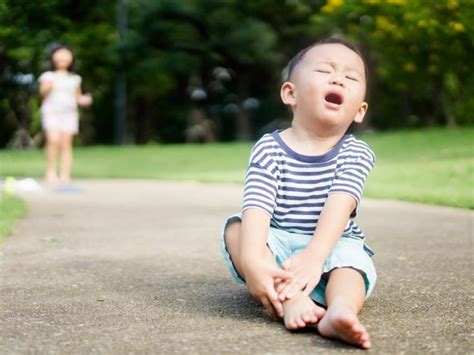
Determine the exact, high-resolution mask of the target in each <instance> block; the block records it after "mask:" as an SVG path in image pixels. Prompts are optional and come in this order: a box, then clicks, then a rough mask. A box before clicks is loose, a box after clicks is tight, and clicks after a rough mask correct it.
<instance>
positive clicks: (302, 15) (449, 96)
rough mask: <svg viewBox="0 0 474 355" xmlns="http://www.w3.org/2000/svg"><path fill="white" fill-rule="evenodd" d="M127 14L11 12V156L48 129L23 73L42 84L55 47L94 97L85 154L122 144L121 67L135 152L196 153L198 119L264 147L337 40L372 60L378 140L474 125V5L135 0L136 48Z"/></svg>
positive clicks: (86, 7) (100, 6) (7, 93)
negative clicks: (182, 148)
mask: <svg viewBox="0 0 474 355" xmlns="http://www.w3.org/2000/svg"><path fill="white" fill-rule="evenodd" d="M116 7H117V3H116V1H111V0H103V1H100V2H97V1H92V0H81V1H72V0H43V1H27V0H15V1H14V0H0V146H4V145H5V144H6V142H7V141H8V139H9V137H11V135H12V133H13V131H14V130H16V129H17V128H18V127H19V126H22V127H26V128H28V129H29V130H30V133H31V134H32V135H33V134H35V133H37V132H38V131H39V130H40V125H39V114H38V106H39V100H38V95H37V85H33V84H32V85H27V84H25V83H23V84H22V83H21V80H19V79H18V78H19V76H18V74H19V73H23V74H29V73H32V74H34V77H35V78H37V77H38V75H39V74H40V73H41V72H42V71H43V70H44V68H43V63H44V60H45V57H46V53H47V50H48V48H49V46H50V45H51V44H52V43H55V42H56V43H57V42H62V43H66V44H68V45H69V46H71V47H72V49H73V50H74V52H75V54H76V57H77V58H78V60H79V63H78V64H79V66H78V72H79V74H80V75H81V76H82V77H83V80H84V84H83V86H84V87H83V90H84V91H91V92H92V93H93V95H94V98H95V103H94V105H93V107H92V109H91V110H90V111H88V112H83V114H82V116H83V122H82V126H81V134H80V137H79V141H80V142H81V143H83V144H88V143H111V142H112V141H113V132H114V129H113V128H114V100H115V98H114V91H115V75H116V72H117V71H118V70H119V69H120V68H125V71H126V75H127V95H128V97H127V134H128V141H130V142H137V143H146V142H153V141H158V142H180V141H183V140H184V139H185V133H184V132H185V129H186V126H187V125H188V124H189V120H190V113H191V111H192V110H199V111H200V112H203V113H204V114H205V115H206V116H207V117H209V119H210V120H211V121H212V122H213V123H214V124H215V127H216V130H217V132H218V137H219V139H220V140H235V139H249V138H254V137H255V136H257V135H258V134H260V133H261V132H262V130H268V129H272V128H274V127H277V126H279V125H281V122H284V121H285V120H288V119H289V113H288V110H286V108H285V107H284V106H283V105H282V104H281V103H280V99H279V83H280V78H281V71H282V69H283V67H284V66H285V64H286V62H287V61H288V59H289V58H290V57H291V56H292V55H294V54H295V52H296V51H298V50H299V49H300V48H302V47H304V46H306V45H309V44H311V43H312V42H314V41H315V40H318V39H320V38H322V37H325V36H328V35H331V34H340V35H345V36H346V37H348V38H349V39H352V40H354V41H355V42H357V43H358V44H360V46H361V47H362V48H363V49H364V51H365V53H366V54H367V58H368V62H369V66H370V92H369V94H370V96H369V102H370V110H369V117H368V119H367V120H368V124H369V125H370V126H371V127H374V128H377V129H385V128H398V127H411V126H417V127H425V126H434V125H445V126H455V125H471V124H473V123H474V118H473V114H472V112H474V75H473V74H472V70H471V69H472V64H471V63H472V53H474V43H473V41H474V2H473V1H472V0H464V1H463V0H438V1H432V2H431V1H425V0H411V1H408V0H406V1H405V0H358V1H355V0H346V1H344V0H328V1H325V0H286V1H276V2H271V3H270V2H269V1H267V0H253V1H241V0H240V1H239V0H220V1H218V0H182V1H172V0H136V1H128V32H127V35H126V41H125V42H124V43H119V42H118V35H117V30H116V12H117V9H116ZM202 93H205V94H204V96H203V95H202ZM194 94H196V95H194ZM197 94H199V95H197ZM191 96H193V97H194V100H191Z"/></svg>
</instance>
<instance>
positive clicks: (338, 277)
mask: <svg viewBox="0 0 474 355" xmlns="http://www.w3.org/2000/svg"><path fill="white" fill-rule="evenodd" d="M326 301H327V304H328V309H327V311H326V314H325V315H324V317H323V319H322V320H321V321H320V322H319V324H318V330H319V332H320V333H321V335H323V336H326V337H329V338H338V339H341V340H344V341H346V342H348V343H351V344H355V345H358V346H360V347H362V348H369V347H370V345H371V344H370V340H369V333H368V332H367V330H366V329H365V328H364V326H363V325H362V324H361V323H360V321H359V319H358V318H357V314H358V313H359V312H360V310H361V309H362V307H363V305H364V302H365V283H364V279H363V277H362V275H361V274H360V273H359V272H358V271H357V270H354V269H352V268H340V269H335V270H332V271H331V272H330V274H329V281H328V284H327V287H326Z"/></svg>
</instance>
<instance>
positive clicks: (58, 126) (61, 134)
mask: <svg viewBox="0 0 474 355" xmlns="http://www.w3.org/2000/svg"><path fill="white" fill-rule="evenodd" d="M49 62H50V68H51V70H49V71H46V72H44V73H43V74H41V76H40V77H39V78H38V81H39V83H40V95H41V97H42V99H43V101H42V104H41V124H42V127H43V130H44V132H45V136H46V147H45V153H46V154H45V155H46V173H45V181H46V183H47V184H49V185H55V184H57V183H58V182H59V183H61V184H66V185H67V184H68V183H69V182H70V180H71V166H72V143H73V138H74V135H75V134H77V133H78V131H79V113H78V106H81V107H87V106H90V105H91V104H92V96H91V95H90V94H82V91H81V82H82V79H81V77H80V76H79V75H77V74H75V73H74V62H75V58H74V54H73V52H72V50H71V49H70V48H68V47H67V46H64V45H60V46H57V47H55V48H54V49H53V50H52V51H51V53H50V55H49ZM58 151H59V152H60V168H59V176H58V174H57V168H56V160H57V155H58V154H57V153H58Z"/></svg>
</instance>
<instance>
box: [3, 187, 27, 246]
mask: <svg viewBox="0 0 474 355" xmlns="http://www.w3.org/2000/svg"><path fill="white" fill-rule="evenodd" d="M26 212H27V206H26V203H25V202H24V201H23V200H22V199H20V198H18V197H16V196H13V195H10V194H7V193H1V192H0V241H1V240H2V238H3V237H5V236H7V235H8V234H10V233H11V231H12V227H13V225H14V224H15V222H16V221H17V220H18V219H20V218H21V217H23V216H24V215H25V214H26Z"/></svg>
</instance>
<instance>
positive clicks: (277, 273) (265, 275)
mask: <svg viewBox="0 0 474 355" xmlns="http://www.w3.org/2000/svg"><path fill="white" fill-rule="evenodd" d="M246 269H247V270H245V278H246V283H247V287H248V289H249V292H250V294H251V295H252V296H253V297H254V298H255V299H257V300H259V301H260V302H261V303H262V304H263V306H264V307H265V309H266V310H267V311H268V313H269V314H270V316H271V317H272V318H276V316H277V315H278V316H279V317H283V305H282V303H281V301H280V300H279V299H278V294H277V292H276V290H275V280H280V281H281V280H289V279H290V277H291V274H290V272H288V271H285V270H282V269H280V268H279V267H277V266H276V265H272V264H270V263H268V262H265V261H257V262H252V264H251V265H249V266H248V267H247V268H246Z"/></svg>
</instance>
